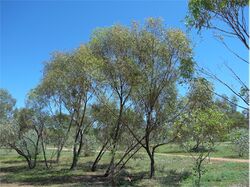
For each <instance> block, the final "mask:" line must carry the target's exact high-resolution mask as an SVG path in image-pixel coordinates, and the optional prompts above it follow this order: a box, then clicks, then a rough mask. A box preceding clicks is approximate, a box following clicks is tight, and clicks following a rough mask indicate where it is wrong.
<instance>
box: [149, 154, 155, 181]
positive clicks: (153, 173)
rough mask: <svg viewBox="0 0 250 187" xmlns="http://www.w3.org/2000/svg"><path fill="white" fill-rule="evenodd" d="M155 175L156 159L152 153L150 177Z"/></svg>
mask: <svg viewBox="0 0 250 187" xmlns="http://www.w3.org/2000/svg"><path fill="white" fill-rule="evenodd" d="M154 176H155V160H154V156H153V155H152V156H151V157H150V176H149V178H150V179H151V178H153V177H154Z"/></svg>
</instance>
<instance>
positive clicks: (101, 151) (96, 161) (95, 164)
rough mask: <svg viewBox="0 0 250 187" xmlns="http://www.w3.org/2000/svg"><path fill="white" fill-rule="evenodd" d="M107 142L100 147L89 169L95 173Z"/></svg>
mask: <svg viewBox="0 0 250 187" xmlns="http://www.w3.org/2000/svg"><path fill="white" fill-rule="evenodd" d="M108 142H109V141H106V143H105V144H104V145H103V146H102V148H101V150H100V151H99V153H98V155H97V157H96V159H95V161H94V163H93V164H92V167H91V171H96V166H97V164H98V162H99V161H100V160H101V158H102V156H103V154H104V153H105V151H106V150H105V148H106V146H107V144H108Z"/></svg>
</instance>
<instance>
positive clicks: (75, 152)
mask: <svg viewBox="0 0 250 187" xmlns="http://www.w3.org/2000/svg"><path fill="white" fill-rule="evenodd" d="M79 135H80V140H79V146H78V147H77V140H78V136H79ZM82 140H83V132H82V131H81V129H79V130H78V133H77V135H76V138H75V144H74V149H73V161H72V164H71V167H70V170H73V169H75V167H76V166H77V162H78V158H79V156H80V153H81V150H82V144H83V142H82Z"/></svg>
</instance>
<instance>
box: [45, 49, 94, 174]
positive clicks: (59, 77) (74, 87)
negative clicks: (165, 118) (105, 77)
mask: <svg viewBox="0 0 250 187" xmlns="http://www.w3.org/2000/svg"><path fill="white" fill-rule="evenodd" d="M97 61H98V60H97V59H96V58H95V57H94V56H93V55H92V53H91V51H90V50H89V48H88V47H86V46H81V47H79V48H78V49H77V50H76V51H74V52H72V53H68V54H62V53H61V54H60V53H57V54H56V55H55V56H54V57H53V58H52V60H51V62H49V63H47V64H46V66H45V70H44V78H43V81H42V87H43V89H44V93H45V94H46V95H47V97H48V98H49V99H51V100H52V99H53V100H52V102H54V108H53V110H55V113H56V114H59V115H57V116H58V117H62V115H61V114H66V115H68V116H69V123H68V125H67V131H66V133H65V138H64V140H63V141H62V144H61V146H60V150H61V149H62V147H63V146H64V145H65V142H66V140H67V138H68V134H69V132H70V130H71V129H72V126H73V127H74V130H75V133H74V144H73V161H72V165H71V169H74V168H75V167H76V165H77V162H78V158H79V155H80V153H81V150H82V146H83V140H84V137H83V136H84V135H85V134H86V133H87V131H88V128H89V127H90V126H91V125H92V121H90V120H89V118H88V116H87V110H88V106H89V104H90V101H91V99H92V98H93V86H94V83H93V78H92V77H94V76H93V73H94V72H95V69H96V67H95V65H96V63H97ZM58 121H59V124H61V121H60V119H59V120H58Z"/></svg>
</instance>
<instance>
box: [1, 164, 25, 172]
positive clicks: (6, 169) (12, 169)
mask: <svg viewBox="0 0 250 187" xmlns="http://www.w3.org/2000/svg"><path fill="white" fill-rule="evenodd" d="M27 170H28V166H23V165H22V166H8V167H3V168H2V167H1V168H0V172H23V171H27Z"/></svg>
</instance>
